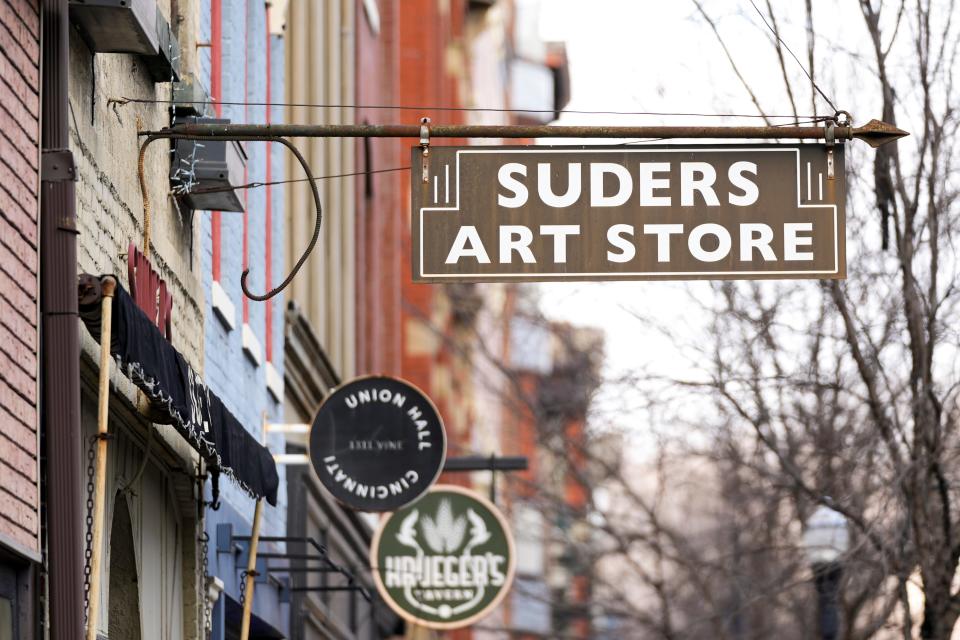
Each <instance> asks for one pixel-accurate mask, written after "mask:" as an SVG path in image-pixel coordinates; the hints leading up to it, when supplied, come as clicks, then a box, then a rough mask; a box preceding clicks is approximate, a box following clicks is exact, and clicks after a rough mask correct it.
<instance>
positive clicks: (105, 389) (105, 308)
mask: <svg viewBox="0 0 960 640" xmlns="http://www.w3.org/2000/svg"><path fill="white" fill-rule="evenodd" d="M116 287H117V281H116V280H114V279H113V278H112V277H109V276H108V277H106V278H104V279H103V281H102V282H101V284H100V291H101V293H102V295H103V298H102V299H101V301H100V388H99V396H98V399H97V464H96V471H95V475H94V481H93V487H94V489H93V539H92V542H91V544H90V552H91V553H90V596H89V609H88V610H87V640H97V623H98V621H99V619H100V565H101V560H102V559H103V527H104V514H103V512H104V502H105V500H106V493H107V433H108V423H109V418H110V415H109V412H110V334H111V325H112V319H113V293H114V291H115V290H116Z"/></svg>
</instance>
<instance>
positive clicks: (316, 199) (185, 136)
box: [139, 131, 323, 302]
mask: <svg viewBox="0 0 960 640" xmlns="http://www.w3.org/2000/svg"><path fill="white" fill-rule="evenodd" d="M161 139H180V140H235V141H238V142H245V141H250V142H278V143H280V144H282V145H283V146H285V147H286V148H287V149H289V150H290V152H291V153H292V154H293V155H294V157H295V158H296V159H297V162H299V163H300V166H301V167H303V172H304V174H306V177H307V181H308V182H309V184H310V191H311V192H312V193H313V203H314V206H315V208H316V211H317V219H316V223H315V224H314V227H313V236H312V237H311V238H310V242H309V243H307V246H306V248H305V249H304V250H303V253H302V254H301V255H300V258H299V259H298V260H297V262H296V263H295V264H294V265H293V268H292V269H291V270H290V273H288V274H287V276H286V277H285V278H284V279H283V280H282V281H281V282H280V284H278V285H277V286H276V287H274V288H272V289H270V290H269V291H267V292H266V293H263V294H257V293H254V292H253V291H251V290H250V289H249V288H248V287H247V278H248V277H249V275H250V269H249V268H248V269H244V270H243V273H242V274H241V275H240V288H241V289H242V290H243V295H245V296H247V297H248V298H250V299H251V300H256V301H257V302H265V301H267V300H269V299H270V298H273V297H274V296H276V295H278V294H279V293H280V292H282V291H283V290H284V289H286V288H287V286H289V284H290V283H291V282H292V281H293V279H294V278H295V277H296V276H297V273H299V271H300V269H301V268H302V267H303V265H304V263H305V262H306V261H307V259H308V258H309V257H310V254H311V253H312V252H313V248H314V247H315V246H316V244H317V239H318V238H319V237H320V226H321V224H322V222H323V206H322V205H321V203H320V190H319V189H318V188H317V181H316V178H315V177H314V175H313V171H312V170H311V169H310V165H309V164H307V161H306V159H305V158H304V157H303V154H302V153H300V150H299V149H297V147H296V145H294V144H293V143H292V142H290V141H289V140H287V139H286V138H282V137H280V136H272V135H236V136H222V135H209V134H193V133H178V132H175V131H156V132H152V133H150V134H149V135H148V136H147V137H146V139H145V140H144V141H143V144H142V145H141V146H140V159H139V160H140V163H139V164H140V166H141V167H142V166H143V158H144V155H145V153H146V150H147V147H148V146H149V145H150V144H151V143H152V142H154V141H156V140H161ZM139 178H140V192H141V194H142V195H143V198H144V213H145V215H146V216H149V200H148V197H147V187H146V181H145V178H144V174H143V171H140V172H139ZM147 220H149V218H147ZM145 224H149V222H147V221H146V220H145ZM268 286H269V283H268Z"/></svg>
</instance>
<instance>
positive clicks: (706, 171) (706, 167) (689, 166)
mask: <svg viewBox="0 0 960 640" xmlns="http://www.w3.org/2000/svg"><path fill="white" fill-rule="evenodd" d="M697 176H699V177H697ZM716 180H717V170H716V169H714V168H713V165H711V164H709V163H707V162H681V163H680V206H681V207H692V206H694V198H693V194H694V192H695V191H696V192H699V193H700V195H701V196H703V201H704V202H705V203H706V204H707V206H710V207H719V206H720V200H719V199H718V198H717V194H716V193H714V191H713V183H714V182H716Z"/></svg>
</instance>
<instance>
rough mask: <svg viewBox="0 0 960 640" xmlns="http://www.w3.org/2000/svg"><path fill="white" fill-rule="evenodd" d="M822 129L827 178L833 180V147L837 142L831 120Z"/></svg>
mask: <svg viewBox="0 0 960 640" xmlns="http://www.w3.org/2000/svg"><path fill="white" fill-rule="evenodd" d="M824 129H825V130H824V138H825V139H826V142H827V180H833V179H834V170H833V148H834V147H835V146H836V144H837V141H836V136H835V133H836V132H835V131H834V122H833V120H830V121H828V122H827V126H826V127H824Z"/></svg>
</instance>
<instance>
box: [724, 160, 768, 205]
mask: <svg viewBox="0 0 960 640" xmlns="http://www.w3.org/2000/svg"><path fill="white" fill-rule="evenodd" d="M747 172H749V173H752V174H753V175H757V165H756V163H753V162H747V161H746V160H742V161H740V162H734V163H733V164H732V165H730V170H729V171H728V172H727V177H728V178H729V179H730V184H732V185H733V186H735V187H736V188H738V189H740V190H741V191H743V195H742V196H737V195H734V194H732V193H730V194H727V199H728V200H729V201H730V204H732V205H735V206H738V207H749V206H750V205H752V204H753V203H755V202H756V201H757V198H759V197H760V190H759V189H757V185H756V183H755V182H753V180H751V179H750V178H747V177H745V176H744V175H743V174H744V173H747Z"/></svg>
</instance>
